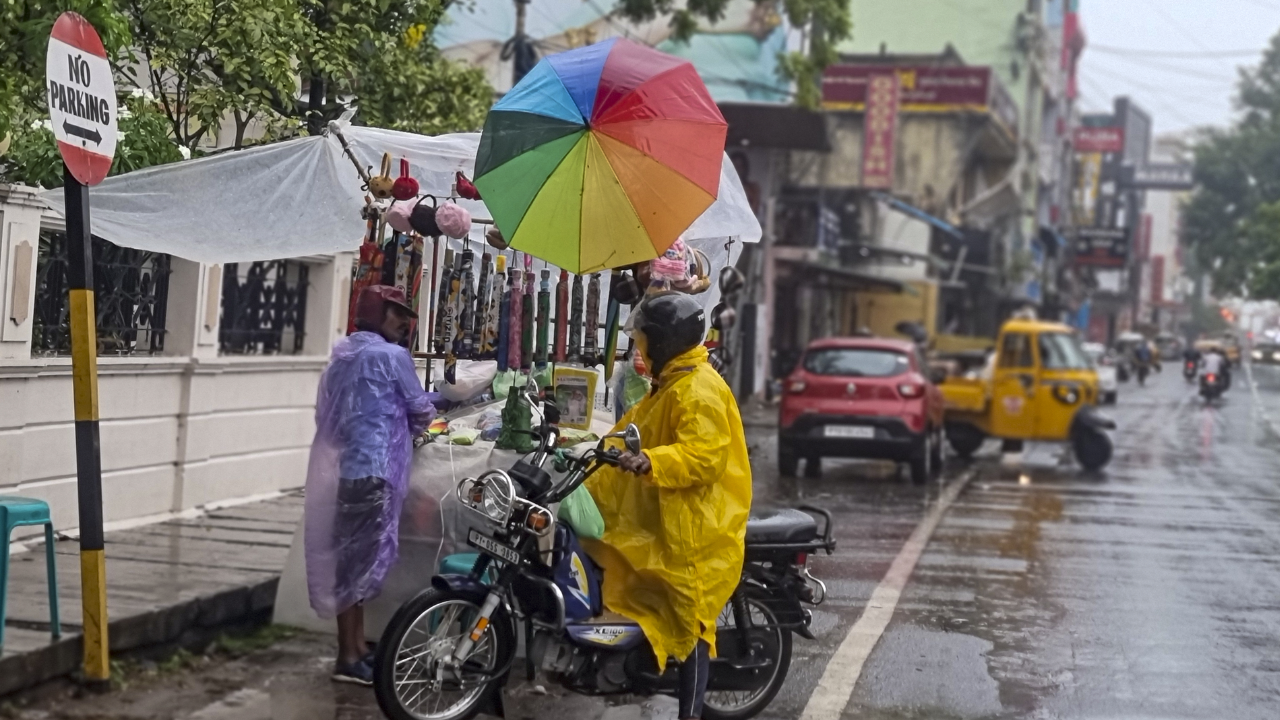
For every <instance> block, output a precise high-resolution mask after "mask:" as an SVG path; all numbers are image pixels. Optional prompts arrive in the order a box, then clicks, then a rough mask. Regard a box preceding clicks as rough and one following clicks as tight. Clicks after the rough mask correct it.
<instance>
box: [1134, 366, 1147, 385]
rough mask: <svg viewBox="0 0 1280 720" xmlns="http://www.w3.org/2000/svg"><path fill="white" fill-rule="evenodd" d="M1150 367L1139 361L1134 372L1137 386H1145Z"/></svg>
mask: <svg viewBox="0 0 1280 720" xmlns="http://www.w3.org/2000/svg"><path fill="white" fill-rule="evenodd" d="M1150 369H1151V367H1150V365H1148V364H1147V363H1145V362H1142V361H1141V360H1139V361H1138V362H1137V367H1136V368H1135V370H1134V372H1135V373H1137V375H1138V385H1140V386H1145V385H1146V384H1147V373H1148V372H1150Z"/></svg>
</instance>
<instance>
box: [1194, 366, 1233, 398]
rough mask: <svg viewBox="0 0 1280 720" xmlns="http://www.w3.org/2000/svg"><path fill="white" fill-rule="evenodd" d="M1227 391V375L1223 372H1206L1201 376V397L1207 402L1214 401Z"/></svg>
mask: <svg viewBox="0 0 1280 720" xmlns="http://www.w3.org/2000/svg"><path fill="white" fill-rule="evenodd" d="M1226 391H1227V380H1226V377H1225V376H1224V375H1223V374H1222V373H1221V372H1217V373H1205V374H1203V375H1201V376H1200V397H1202V398H1204V400H1205V402H1213V401H1214V400H1217V399H1218V398H1220V397H1222V393H1224V392H1226Z"/></svg>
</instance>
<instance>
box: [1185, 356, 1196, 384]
mask: <svg viewBox="0 0 1280 720" xmlns="http://www.w3.org/2000/svg"><path fill="white" fill-rule="evenodd" d="M1199 370H1200V363H1198V362H1196V361H1195V360H1187V361H1186V362H1184V363H1182V377H1184V378H1186V379H1187V382H1195V380H1196V373H1197V372H1199Z"/></svg>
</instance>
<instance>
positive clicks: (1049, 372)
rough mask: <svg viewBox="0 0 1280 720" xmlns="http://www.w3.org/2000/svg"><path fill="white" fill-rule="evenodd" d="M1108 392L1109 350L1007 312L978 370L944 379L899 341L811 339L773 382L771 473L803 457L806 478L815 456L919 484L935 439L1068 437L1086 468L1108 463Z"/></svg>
mask: <svg viewBox="0 0 1280 720" xmlns="http://www.w3.org/2000/svg"><path fill="white" fill-rule="evenodd" d="M953 365H955V366H957V367H958V366H959V365H960V363H958V362H957V363H954V364H953ZM1116 392H1117V367H1116V364H1115V361H1114V360H1113V358H1112V356H1111V355H1110V354H1109V353H1107V352H1106V349H1105V348H1104V347H1103V346H1101V345H1092V346H1083V347H1082V346H1081V344H1080V342H1079V339H1078V338H1077V336H1076V334H1075V332H1074V330H1072V328H1070V327H1068V326H1066V325H1060V324H1057V323H1047V322H1039V321H1034V320H1011V321H1009V322H1007V323H1005V325H1004V327H1003V328H1002V329H1001V331H1000V336H999V338H998V339H997V341H996V350H995V352H994V353H991V354H989V355H988V356H987V358H986V364H985V366H981V367H974V368H972V369H970V370H969V371H967V372H964V373H963V374H961V373H955V374H952V375H950V376H943V377H930V371H929V368H928V365H927V364H926V362H925V359H924V358H923V356H922V355H921V353H920V351H919V349H918V347H917V345H915V344H912V343H909V342H905V341H898V340H889V339H883V338H831V339H825V340H819V341H816V342H814V343H812V344H810V345H809V347H808V348H807V349H806V350H805V353H804V355H803V356H802V357H801V359H800V362H799V363H798V364H797V366H796V368H795V370H794V371H793V372H792V373H791V375H790V376H788V378H787V379H786V381H785V383H784V387H783V396H782V403H781V408H780V412H779V433H778V469H779V471H780V472H781V473H782V474H783V475H784V476H793V475H795V474H796V472H797V471H798V470H799V467H800V462H801V461H804V474H805V476H806V477H819V476H820V474H821V467H822V459H823V458H826V457H845V458H867V459H880V460H890V461H895V462H898V463H902V464H904V465H905V466H906V467H907V469H908V470H909V473H910V476H911V479H912V480H913V481H914V482H916V483H923V482H925V481H926V480H928V479H929V478H930V477H931V476H932V475H933V474H934V473H935V472H936V471H937V470H938V469H939V468H940V466H941V462H942V443H943V439H944V437H945V439H946V440H947V441H948V442H949V443H950V444H951V446H952V448H953V449H954V450H955V451H956V453H957V454H959V455H961V456H963V457H968V456H970V455H972V454H973V453H975V452H976V451H977V450H978V448H979V447H981V445H982V444H983V442H984V441H985V440H986V439H987V438H997V439H1000V440H1003V441H1005V442H1006V443H1011V444H1014V445H1016V444H1019V443H1021V442H1023V441H1026V440H1034V441H1047V442H1069V443H1070V444H1071V446H1072V448H1073V450H1074V451H1075V455H1076V458H1077V460H1078V461H1079V462H1080V464H1081V465H1083V466H1084V467H1085V468H1087V469H1090V470H1096V469H1099V468H1101V467H1103V466H1105V465H1106V464H1107V463H1108V462H1109V461H1110V459H1111V452H1112V445H1111V440H1110V438H1109V436H1108V435H1107V433H1106V431H1107V430H1109V429H1112V428H1114V423H1112V422H1111V421H1110V420H1108V419H1106V418H1105V417H1103V416H1101V415H1099V414H1097V412H1096V411H1095V409H1094V406H1095V405H1097V404H1099V403H1103V402H1115V397H1116Z"/></svg>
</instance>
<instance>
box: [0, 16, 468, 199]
mask: <svg viewBox="0 0 1280 720" xmlns="http://www.w3.org/2000/svg"><path fill="white" fill-rule="evenodd" d="M449 3H450V0H50V1H42V0H0V141H3V139H4V138H5V137H6V136H9V137H10V138H11V141H12V142H11V147H10V149H9V151H8V153H7V154H6V155H5V157H4V158H3V159H2V160H0V163H2V165H0V181H17V182H29V183H44V184H48V182H49V181H50V180H51V179H52V178H53V177H54V175H53V174H51V172H52V173H55V174H56V170H57V168H58V163H57V154H56V150H55V148H54V145H53V137H52V134H51V133H49V132H48V130H47V129H45V128H44V127H42V125H41V122H40V121H41V120H43V119H44V118H45V117H46V108H45V98H44V92H43V86H44V53H45V46H46V43H47V40H46V38H47V37H48V34H49V30H50V28H51V27H52V25H53V22H54V20H56V19H57V16H58V15H59V14H60V13H62V12H63V11H64V10H68V9H70V10H75V11H77V12H80V13H81V14H82V15H85V16H86V17H87V18H88V19H89V20H90V21H91V22H92V23H93V24H94V26H95V27H97V28H98V30H99V33H100V34H101V35H102V37H103V42H104V45H105V46H106V48H107V51H108V55H109V56H110V57H111V58H113V60H114V62H115V66H116V70H117V86H118V88H119V89H120V91H121V104H122V106H124V107H129V108H131V112H132V113H133V115H132V116H131V117H130V118H129V119H128V120H122V121H121V129H122V130H123V131H124V132H125V134H126V137H127V138H128V139H127V140H126V141H125V142H123V143H122V144H121V146H120V149H119V150H118V153H117V161H116V163H115V165H114V166H113V168H112V172H113V173H118V172H125V171H128V170H132V169H136V168H138V167H145V166H146V165H150V164H156V163H160V162H168V161H172V160H175V159H178V158H179V157H181V155H179V154H178V152H179V151H178V150H177V149H175V148H174V147H173V144H174V143H177V145H179V146H181V147H182V148H185V152H187V153H188V154H190V153H191V152H197V151H198V148H199V147H201V146H203V145H204V144H205V143H207V142H209V141H210V140H211V139H213V138H214V136H215V135H219V134H223V133H226V134H227V135H226V136H224V137H222V138H221V139H222V140H223V142H222V143H221V144H224V145H225V144H230V145H231V146H233V147H242V146H244V145H246V144H249V143H252V142H263V141H271V140H273V139H276V138H279V137H282V136H288V135H293V134H297V133H298V132H300V131H302V130H303V129H304V128H305V127H307V126H309V128H310V130H311V131H312V132H315V131H318V130H320V129H323V127H324V126H325V124H326V122H327V121H328V120H330V119H333V118H336V117H337V116H338V115H339V114H341V113H342V112H343V111H344V110H345V109H346V108H347V107H358V108H359V109H360V113H359V114H358V115H357V117H356V121H357V122H365V123H369V124H375V125H378V126H382V127H392V128H396V129H402V130H409V131H415V132H424V133H441V132H452V131H458V130H475V129H478V128H479V127H480V125H481V124H482V123H483V121H484V116H485V113H486V112H487V110H488V107H489V105H490V103H491V102H492V97H493V96H492V89H491V88H490V87H489V86H488V84H487V83H486V82H485V79H484V75H483V72H482V71H480V70H478V69H474V68H469V67H465V66H463V65H461V64H459V63H455V62H452V61H449V60H447V59H445V58H443V57H442V56H441V55H440V53H439V49H438V48H436V46H435V45H434V43H433V42H432V41H431V39H430V37H431V32H432V30H433V29H434V28H435V26H436V24H437V23H438V22H439V21H440V19H441V18H442V17H443V13H444V10H445V9H446V8H447V7H448V5H449ZM148 98H150V99H151V101H148V100H147V99H148ZM228 140H229V142H227V141H228ZM51 168H52V170H51Z"/></svg>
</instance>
